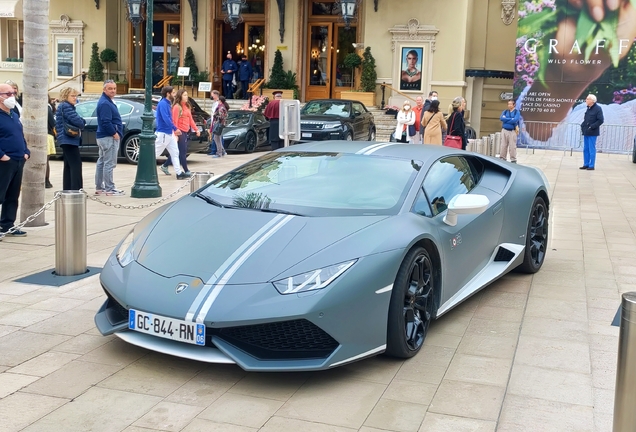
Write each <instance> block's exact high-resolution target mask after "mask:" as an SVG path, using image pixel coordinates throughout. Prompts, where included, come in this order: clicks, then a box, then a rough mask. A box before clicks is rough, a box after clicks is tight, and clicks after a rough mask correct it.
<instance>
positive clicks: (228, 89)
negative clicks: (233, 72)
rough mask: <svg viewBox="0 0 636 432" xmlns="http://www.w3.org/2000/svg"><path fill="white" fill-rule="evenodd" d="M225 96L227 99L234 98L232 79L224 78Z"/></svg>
mask: <svg viewBox="0 0 636 432" xmlns="http://www.w3.org/2000/svg"><path fill="white" fill-rule="evenodd" d="M223 96H225V99H234V86H233V85H232V80H223Z"/></svg>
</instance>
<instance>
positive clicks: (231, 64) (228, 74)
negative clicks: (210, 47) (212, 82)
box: [221, 51, 238, 99]
mask: <svg viewBox="0 0 636 432" xmlns="http://www.w3.org/2000/svg"><path fill="white" fill-rule="evenodd" d="M237 70H238V66H237V65H236V62H235V61H234V60H232V53H231V52H229V51H228V52H227V60H225V61H224V62H223V65H221V73H222V74H223V96H225V99H233V94H234V89H233V87H234V86H233V85H232V78H234V74H235V73H236V71H237Z"/></svg>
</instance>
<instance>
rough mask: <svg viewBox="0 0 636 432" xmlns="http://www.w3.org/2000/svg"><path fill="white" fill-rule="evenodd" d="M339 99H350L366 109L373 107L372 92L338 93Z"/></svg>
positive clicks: (373, 94) (373, 97)
mask: <svg viewBox="0 0 636 432" xmlns="http://www.w3.org/2000/svg"><path fill="white" fill-rule="evenodd" d="M340 99H351V100H355V101H358V102H362V103H363V104H364V106H366V107H372V106H375V93H374V92H356V91H343V92H341V93H340Z"/></svg>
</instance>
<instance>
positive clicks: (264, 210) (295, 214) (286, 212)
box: [253, 208, 304, 216]
mask: <svg viewBox="0 0 636 432" xmlns="http://www.w3.org/2000/svg"><path fill="white" fill-rule="evenodd" d="M253 210H260V211H262V212H265V213H280V214H286V215H293V216H304V215H302V214H300V213H294V212H290V211H287V210H280V209H273V208H255V209H253Z"/></svg>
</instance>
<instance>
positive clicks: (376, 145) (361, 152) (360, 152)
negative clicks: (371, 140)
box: [356, 143, 384, 154]
mask: <svg viewBox="0 0 636 432" xmlns="http://www.w3.org/2000/svg"><path fill="white" fill-rule="evenodd" d="M382 145H384V144H383V143H375V144H371V145H370V146H366V147H365V148H363V149H361V150H358V151H357V152H356V154H363V153H364V152H366V151H369V150H371V149H372V148H374V147H380V146H382Z"/></svg>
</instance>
